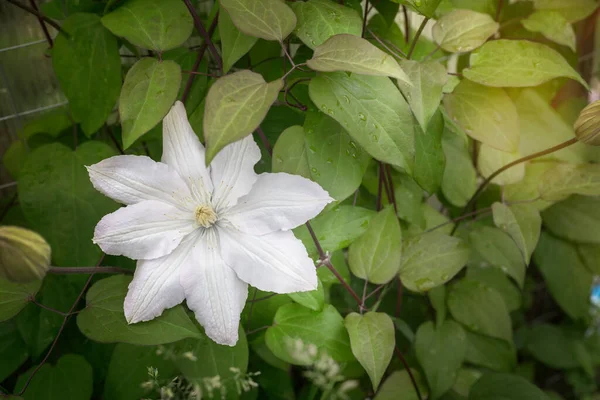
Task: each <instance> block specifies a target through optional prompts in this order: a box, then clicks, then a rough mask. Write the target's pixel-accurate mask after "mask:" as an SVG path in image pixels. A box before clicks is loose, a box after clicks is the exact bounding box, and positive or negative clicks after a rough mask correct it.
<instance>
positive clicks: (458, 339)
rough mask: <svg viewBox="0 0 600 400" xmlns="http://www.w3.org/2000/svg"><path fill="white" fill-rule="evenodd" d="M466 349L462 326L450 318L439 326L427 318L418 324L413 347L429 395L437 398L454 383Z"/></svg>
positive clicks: (433, 398)
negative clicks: (426, 383) (424, 377)
mask: <svg viewBox="0 0 600 400" xmlns="http://www.w3.org/2000/svg"><path fill="white" fill-rule="evenodd" d="M466 350H467V337H466V335H465V331H464V330H463V328H462V327H461V326H460V325H459V324H457V323H456V322H454V321H452V320H447V321H444V323H443V324H441V325H440V326H437V327H436V326H435V325H434V324H433V322H426V323H424V324H422V325H421V326H420V327H419V330H418V331H417V336H416V339H415V351H416V353H417V359H418V360H419V364H421V366H422V367H423V370H424V371H425V376H426V377H427V382H428V383H429V389H430V390H431V399H432V400H435V399H439V398H440V397H441V396H442V395H443V394H444V393H445V392H447V391H448V390H449V389H450V388H452V386H453V385H454V381H455V380H456V377H457V375H458V370H459V368H460V366H461V365H462V362H463V359H464V357H465V353H466Z"/></svg>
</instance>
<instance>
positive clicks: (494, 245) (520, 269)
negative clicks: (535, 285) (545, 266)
mask: <svg viewBox="0 0 600 400" xmlns="http://www.w3.org/2000/svg"><path fill="white" fill-rule="evenodd" d="M469 242H470V243H471V246H472V248H473V250H475V252H474V255H478V256H479V258H480V259H481V260H483V262H484V263H486V264H489V265H493V266H495V267H499V268H500V269H501V270H502V271H504V273H506V274H507V275H509V276H510V277H512V278H513V279H514V280H515V281H516V282H517V284H518V285H519V287H521V288H522V287H523V284H524V282H525V262H524V260H523V255H522V254H521V252H520V251H519V248H518V247H517V245H516V244H515V242H514V241H513V239H511V237H510V236H509V235H507V234H506V233H504V232H502V231H501V230H500V229H498V228H494V227H491V226H477V227H475V228H474V229H473V230H472V231H471V232H470V233H469Z"/></svg>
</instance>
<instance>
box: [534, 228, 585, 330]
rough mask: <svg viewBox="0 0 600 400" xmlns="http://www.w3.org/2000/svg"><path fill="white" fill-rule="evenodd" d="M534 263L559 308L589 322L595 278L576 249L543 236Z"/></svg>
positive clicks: (545, 235)
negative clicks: (591, 294)
mask: <svg viewBox="0 0 600 400" xmlns="http://www.w3.org/2000/svg"><path fill="white" fill-rule="evenodd" d="M533 259H534V260H535V263H536V265H537V267H538V268H539V270H540V272H541V273H542V275H543V276H544V280H545V281H546V285H547V287H548V290H549V291H550V294H552V297H554V299H555V300H556V302H557V303H558V305H559V306H560V308H562V309H563V310H564V311H565V312H566V313H567V315H569V316H570V317H571V318H573V319H585V318H588V316H589V307H590V304H589V298H590V295H589V293H590V288H591V287H592V278H593V277H592V274H591V273H590V272H589V271H588V270H587V269H586V267H585V265H583V263H582V261H581V258H580V257H579V254H577V248H576V247H575V246H574V245H572V244H570V243H567V242H563V241H562V240H560V239H556V238H554V237H552V236H550V235H549V234H547V233H542V236H541V237H540V243H539V245H538V247H537V248H536V249H535V253H534V254H533ZM567 266H568V267H567Z"/></svg>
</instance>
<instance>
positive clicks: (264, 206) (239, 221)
mask: <svg viewBox="0 0 600 400" xmlns="http://www.w3.org/2000/svg"><path fill="white" fill-rule="evenodd" d="M332 201H333V199H332V198H331V197H329V194H328V193H327V192H326V191H325V190H323V188H321V186H319V184H318V183H315V182H313V181H311V180H308V179H306V178H303V177H301V176H298V175H290V174H286V173H277V174H261V175H259V176H258V180H257V181H256V183H255V184H254V186H252V190H250V193H248V194H247V195H245V196H243V197H242V198H240V199H239V200H238V203H237V204H236V205H235V206H234V207H232V208H231V209H230V210H228V211H227V213H226V215H224V218H225V219H227V220H228V221H229V222H231V224H232V225H233V226H235V227H236V228H237V229H239V230H241V231H242V232H246V233H250V234H253V235H264V234H265V233H270V232H274V231H277V230H288V229H292V228H295V227H297V226H299V225H302V224H303V223H305V222H306V221H308V220H309V219H311V218H314V217H316V216H317V215H318V214H319V213H320V212H321V211H322V210H323V208H325V206H326V205H327V204H328V203H330V202H332Z"/></svg>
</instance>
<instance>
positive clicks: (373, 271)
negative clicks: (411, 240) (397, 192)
mask: <svg viewBox="0 0 600 400" xmlns="http://www.w3.org/2000/svg"><path fill="white" fill-rule="evenodd" d="M401 257H402V231H401V229H400V222H399V221H398V217H397V216H396V213H395V212H394V208H393V207H391V206H388V207H387V208H386V209H384V210H382V211H380V212H379V213H377V215H376V216H375V217H373V219H372V220H371V223H370V224H369V227H368V228H367V231H366V232H365V233H364V234H363V235H362V236H361V237H359V238H358V239H357V240H356V241H355V242H354V243H352V244H351V245H350V249H349V251H348V263H349V265H350V271H352V273H353V274H354V275H356V276H357V277H359V278H361V279H364V280H367V281H369V282H372V283H376V284H379V285H381V284H384V283H387V282H389V281H390V280H392V278H394V276H395V275H396V274H397V273H398V269H399V268H400V259H401Z"/></svg>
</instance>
